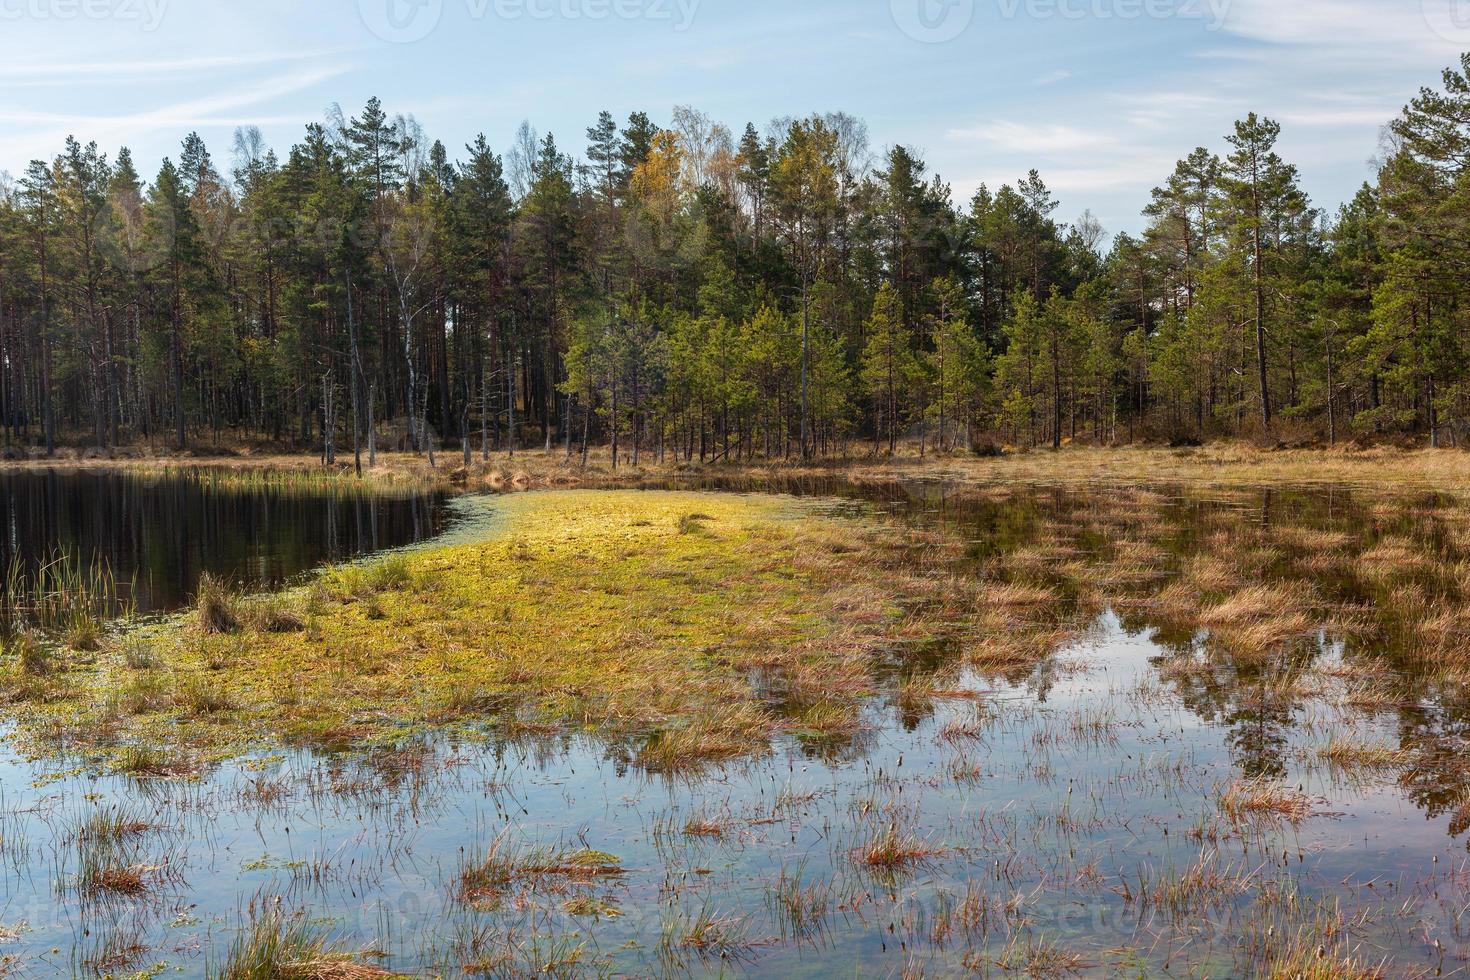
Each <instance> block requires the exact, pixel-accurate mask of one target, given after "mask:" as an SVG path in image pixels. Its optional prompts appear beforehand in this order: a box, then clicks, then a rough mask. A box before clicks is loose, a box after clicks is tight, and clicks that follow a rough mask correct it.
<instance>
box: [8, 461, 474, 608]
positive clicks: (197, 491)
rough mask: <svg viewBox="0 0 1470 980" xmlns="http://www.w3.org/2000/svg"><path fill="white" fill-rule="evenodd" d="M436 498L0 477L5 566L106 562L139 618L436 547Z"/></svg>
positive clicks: (179, 478) (79, 476)
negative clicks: (396, 551)
mask: <svg viewBox="0 0 1470 980" xmlns="http://www.w3.org/2000/svg"><path fill="white" fill-rule="evenodd" d="M446 513H447V511H446V505H445V501H444V499H443V498H442V497H441V496H439V495H435V494H423V493H415V492H407V491H394V492H392V493H391V494H385V493H381V492H375V491H373V490H371V489H367V488H356V487H353V486H338V485H326V484H311V483H309V482H305V483H304V484H303V485H292V484H291V483H290V482H289V481H280V482H272V481H269V480H248V481H241V480H237V479H236V478H235V476H234V475H232V474H230V473H228V472H214V471H209V470H203V471H198V472H187V473H176V474H171V475H167V476H141V475H136V474H131V473H125V472H75V471H56V470H38V471H31V470H26V471H9V472H5V473H0V528H3V538H0V568H4V567H8V565H9V563H10V562H12V561H14V560H19V561H20V562H21V563H22V565H23V567H24V568H25V569H26V570H27V571H34V569H35V568H36V567H37V566H38V565H39V564H41V563H43V562H47V561H50V560H52V559H53V558H55V557H56V556H57V555H58V553H60V554H64V555H66V556H69V557H71V558H73V559H76V560H80V561H82V562H94V561H99V560H100V561H105V562H106V563H107V564H108V566H109V567H110V568H111V569H112V572H113V574H114V575H115V576H116V577H117V578H118V579H119V580H120V581H123V582H126V581H129V580H131V581H132V582H133V583H134V589H135V595H134V598H135V600H136V606H137V608H138V610H139V611H140V612H151V611H166V610H171V609H176V608H178V607H180V606H181V605H183V604H184V603H186V602H187V601H188V599H189V596H190V595H191V594H192V592H193V591H194V588H195V586H196V585H197V583H198V581H199V577H200V575H201V574H203V573H205V572H208V573H210V574H213V575H216V576H222V577H224V578H225V579H227V580H229V581H231V582H234V583H237V584H238V585H241V586H243V587H245V588H257V587H265V586H269V585H274V584H276V583H280V582H283V581H286V580H288V579H290V578H291V577H293V576H295V575H298V574H300V573H302V572H304V571H307V570H309V569H311V568H313V567H315V566H317V565H319V564H321V563H322V562H325V561H332V560H337V559H344V558H350V557H354V556H358V555H363V554H368V553H371V552H374V551H380V550H383V549H386V548H394V547H400V546H402V545H406V544H411V543H414V542H418V541H423V540H426V539H428V538H430V537H433V536H434V535H436V534H438V533H439V531H440V530H441V529H442V528H443V527H444V524H445V517H446Z"/></svg>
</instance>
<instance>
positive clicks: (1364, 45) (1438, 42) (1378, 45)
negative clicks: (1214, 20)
mask: <svg viewBox="0 0 1470 980" xmlns="http://www.w3.org/2000/svg"><path fill="white" fill-rule="evenodd" d="M1461 6H1462V5H1461V3H1460V0H1231V3H1230V9H1229V12H1228V13H1227V14H1226V16H1225V18H1224V22H1223V24H1222V29H1223V30H1224V31H1226V32H1227V33H1230V34H1234V35H1236V36H1239V37H1245V38H1250V39H1252V40H1256V41H1262V42H1266V43H1269V44H1277V45H1293V46H1296V47H1303V48H1325V49H1332V50H1338V51H1340V50H1341V49H1343V48H1345V47H1353V48H1355V49H1357V51H1356V52H1355V54H1356V56H1357V57H1360V58H1362V57H1370V58H1382V59H1390V58H1392V57H1395V56H1398V55H1401V54H1402V53H1403V52H1405V51H1411V52H1417V53H1434V54H1453V53H1457V52H1458V51H1460V50H1462V49H1464V48H1465V47H1467V46H1470V19H1467V18H1466V17H1465V15H1464V13H1463V12H1462V11H1461Z"/></svg>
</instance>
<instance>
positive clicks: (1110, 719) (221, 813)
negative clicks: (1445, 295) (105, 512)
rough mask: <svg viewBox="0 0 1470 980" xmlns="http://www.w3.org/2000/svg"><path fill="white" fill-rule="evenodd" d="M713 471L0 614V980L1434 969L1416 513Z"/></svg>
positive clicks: (1456, 680) (1444, 637)
mask: <svg viewBox="0 0 1470 980" xmlns="http://www.w3.org/2000/svg"><path fill="white" fill-rule="evenodd" d="M685 482H686V483H687V482H689V481H685ZM702 482H705V483H706V484H707V485H708V484H712V483H713V482H716V481H702ZM740 489H742V490H743V491H746V492H741V493H732V492H712V491H710V490H698V489H689V488H686V489H644V490H638V491H630V490H574V491H557V492H543V493H527V494H519V495H513V496H481V495H478V494H470V495H466V496H463V497H460V498H458V499H456V500H454V501H452V502H450V503H449V504H448V505H447V517H446V520H445V523H444V525H443V526H444V527H447V528H448V530H447V531H446V533H444V534H443V535H442V536H441V537H438V538H436V539H434V540H430V541H427V542H423V543H421V544H418V545H415V546H411V547H408V548H406V549H401V550H397V551H393V552H392V553H389V554H386V555H379V556H370V557H366V558H363V559H361V560H356V561H351V562H347V563H345V564H344V563H336V564H329V565H327V566H326V567H324V568H322V569H320V570H318V571H317V572H315V573H313V574H311V575H309V576H306V577H305V578H302V579H299V580H296V581H294V582H289V583H287V584H286V585H285V586H284V587H277V586H271V587H270V588H268V589H267V590H266V591H265V592H262V591H261V586H258V585H257V586H254V587H250V586H248V585H246V584H245V583H235V584H234V585H233V586H230V585H228V584H221V586H220V588H219V590H218V592H217V593H216V594H214V595H213V596H212V597H211V598H210V600H209V605H208V607H207V608H206V607H205V606H203V605H201V606H199V607H191V608H188V609H184V610H182V611H179V612H177V613H174V614H172V615H169V616H164V617H161V618H160V617H153V618H151V619H149V620H147V621H144V622H137V623H117V622H115V623H112V624H110V625H109V626H108V627H107V628H106V630H105V635H104V636H103V638H102V639H101V641H100V642H99V644H98V645H97V648H96V649H94V650H76V649H72V648H70V647H68V646H67V644H66V641H65V637H56V636H46V635H38V634H37V633H36V632H35V631H34V630H32V631H28V632H26V633H25V634H24V635H25V637H26V640H25V642H28V643H32V644H34V645H35V646H36V648H37V649H38V650H39V651H41V652H40V653H38V654H36V655H35V657H36V658H37V661H38V662H40V663H41V664H42V666H41V667H39V668H36V667H32V668H27V667H26V666H25V665H24V664H23V663H22V662H21V661H20V660H18V659H16V658H15V657H12V658H11V660H10V663H9V667H8V674H7V680H6V684H5V690H6V695H7V697H6V700H7V708H6V714H7V719H8V725H9V728H8V732H9V739H8V743H7V744H8V746H9V747H8V749H7V750H6V752H7V758H6V761H5V766H4V769H3V771H0V779H3V782H4V790H5V791H4V807H3V809H4V813H3V815H0V817H3V822H4V831H3V836H0V840H3V844H0V857H3V866H0V867H3V874H4V881H5V888H6V897H7V906H6V907H7V909H9V910H10V911H8V912H6V913H5V914H4V915H0V921H3V922H4V925H5V926H6V927H7V930H8V934H10V935H12V937H13V938H12V941H11V942H10V943H9V944H8V946H7V947H6V948H5V949H4V952H5V953H6V954H8V956H9V957H10V959H9V961H8V962H9V963H10V966H11V968H12V970H13V971H14V972H15V973H16V974H17V975H35V974H47V973H79V974H94V975H114V976H118V975H132V974H134V973H142V972H147V973H153V972H155V971H159V970H164V971H166V972H168V973H169V974H171V975H172V974H181V975H193V976H206V975H208V976H263V975H286V976H306V977H328V976H373V975H383V974H404V975H415V976H441V975H442V976H459V975H475V976H525V975H558V976H583V975H605V974H621V975H626V974H637V975H649V974H653V975H683V974H697V975H704V974H711V973H730V972H746V973H749V974H751V975H759V976H767V975H769V976H801V975H812V976H818V975H830V974H832V973H834V972H844V973H847V972H857V973H860V974H863V975H872V974H876V975H900V974H902V975H906V976H924V975H928V976H940V975H950V974H954V973H957V972H972V973H978V974H981V975H997V976H1000V975H1026V976H1068V975H1087V976H1093V975H1103V976H1106V975H1118V974H1127V975H1156V974H1160V973H1164V972H1166V971H1172V972H1174V973H1185V974H1189V975H1195V974H1198V975H1212V976H1218V975H1240V974H1245V973H1252V974H1260V975H1268V976H1283V977H1287V976H1322V977H1327V976H1331V977H1342V976H1349V977H1353V976H1356V977H1375V976H1401V975H1424V976H1430V975H1441V976H1454V975H1463V974H1464V973H1465V972H1466V969H1467V967H1466V964H1467V959H1466V958H1467V956H1470V919H1467V917H1470V912H1467V908H1470V853H1467V836H1470V765H1467V763H1466V761H1465V759H1466V752H1465V745H1466V738H1467V735H1470V710H1467V709H1470V696H1467V683H1470V660H1467V659H1466V655H1465V653H1464V649H1465V648H1464V646H1463V644H1462V643H1461V639H1460V638H1461V637H1463V636H1464V635H1465V633H1466V627H1467V626H1470V621H1467V619H1466V616H1467V614H1466V613H1465V612H1464V610H1465V608H1466V603H1465V598H1466V592H1467V590H1470V572H1467V571H1466V569H1467V568H1470V509H1467V508H1466V507H1465V506H1464V504H1463V503H1461V502H1460V500H1459V498H1457V497H1455V496H1453V495H1450V494H1447V493H1442V492H1435V491H1432V490H1424V491H1414V492H1406V493H1403V494H1400V495H1397V496H1394V495H1385V494H1382V493H1370V492H1366V491H1363V490H1361V489H1355V488H1351V487H1346V486H1338V485H1328V486H1317V487H1297V488H1290V487H1280V486H1278V487H1273V488H1260V487H1255V488H1252V487H1248V486H1234V487H1201V486H1190V485H1186V484H1159V485H1147V484H1144V483H1138V484H1136V485H1118V486H1114V487H1111V488H1107V489H1103V488H1098V487H1090V486H1075V485H1073V486H1063V485H1047V484H1044V483H984V482H979V481H962V482H945V481H942V480H904V481H887V482H884V481H873V480H848V481H843V480H840V479H839V480H831V481H825V482H822V483H820V484H817V483H812V482H807V481H795V482H786V483H781V482H780V481H774V480H768V481H767V485H766V486H765V487H764V488H762V487H759V486H755V485H753V484H749V483H748V484H745V485H742V486H741V488H740ZM754 491H764V492H754ZM792 491H797V492H796V493H793V492H792ZM222 583H223V580H222ZM222 611H223V613H222ZM206 614H207V615H206ZM18 642H20V641H19V640H16V641H12V646H11V649H12V650H15V649H16V647H15V646H14V643H18ZM53 950H54V951H55V952H53Z"/></svg>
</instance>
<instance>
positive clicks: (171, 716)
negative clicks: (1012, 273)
mask: <svg viewBox="0 0 1470 980" xmlns="http://www.w3.org/2000/svg"><path fill="white" fill-rule="evenodd" d="M470 506H471V508H472V509H477V510H480V511H481V514H480V515H478V516H480V517H481V518H482V519H480V520H477V521H475V522H474V526H476V527H478V528H479V530H478V531H474V532H470V533H468V534H461V535H459V536H458V538H457V539H455V540H454V541H453V542H452V543H448V544H441V545H439V546H437V547H431V548H426V549H422V550H417V551H412V552H408V553H405V554H403V555H395V556H392V557H389V558H385V559H378V560H377V561H375V562H372V563H369V564H366V565H351V566H344V567H339V568H334V569H330V570H327V571H326V572H324V573H323V574H322V575H321V576H320V577H319V578H318V580H316V581H315V582H313V583H312V584H310V585H308V586H306V587H303V588H300V589H297V590H295V591H294V592H291V593H288V594H285V595H282V596H278V597H273V598H272V599H271V600H270V601H271V603H272V607H273V609H274V610H275V615H274V616H273V617H271V619H270V620H269V621H270V622H273V623H278V622H286V623H289V624H290V625H291V627H292V628H289V629H277V630H273V629H269V628H265V627H263V626H262V625H260V622H261V620H260V619H259V618H258V617H250V616H246V617H242V624H243V629H242V630H241V631H239V632H237V633H234V634H229V633H218V632H210V631H208V630H205V629H201V628H200V624H198V623H197V622H195V619H196V618H197V616H196V615H195V614H185V615H182V616H180V617H177V618H175V619H173V620H170V621H168V622H167V623H164V624H161V625H154V626H150V627H144V628H141V629H140V630H139V631H137V632H135V633H134V634H132V635H131V636H129V637H128V638H127V640H126V643H124V644H118V645H117V646H118V649H117V650H116V651H108V652H104V653H103V654H101V655H99V656H98V657H97V658H96V659H95V661H94V662H93V663H91V664H89V665H87V666H86V667H85V668H82V667H73V668H72V669H70V670H68V671H66V673H65V678H64V679H65V681H66V683H65V684H59V685H58V693H57V695H56V696H55V697H54V698H47V699H34V698H32V699H27V700H25V701H23V702H22V703H20V704H18V705H16V706H15V707H13V709H12V710H14V711H16V712H17V713H18V715H19V718H20V721H21V727H20V732H21V736H22V737H23V738H29V739H32V740H33V741H34V743H35V744H36V746H37V747H38V749H40V748H47V749H49V748H54V747H55V746H56V744H57V743H58V740H60V741H61V742H62V743H63V747H70V748H73V749H75V748H78V746H79V744H80V745H81V746H83V747H85V748H86V749H88V750H94V751H96V752H98V753H100V755H101V757H102V758H103V759H104V760H107V759H109V758H111V759H116V758H117V757H119V756H120V755H121V752H122V749H123V747H125V746H128V745H136V744H147V745H157V744H159V743H176V744H175V745H173V746H172V747H173V748H174V749H175V750H179V749H183V750H187V751H192V752H194V753H196V754H197V756H198V757H200V758H210V757H220V756H227V755H231V754H236V753H238V752H240V751H243V750H249V749H254V748H259V747H262V746H266V745H270V744H274V743H280V742H305V743H310V744H328V745H343V746H350V745H361V744H367V743H371V742H374V741H383V740H393V739H397V738H400V737H401V736H402V735H403V734H405V733H406V732H408V731H412V730H415V729H421V728H424V727H444V726H460V727H464V728H473V729H476V730H478V729H481V728H483V727H484V726H486V725H487V724H493V725H494V726H495V727H496V728H497V730H500V731H503V732H512V733H513V732H515V731H517V730H526V731H540V730H543V729H546V728H557V729H570V728H582V729H587V730H592V731H595V732H598V733H602V734H607V735H611V736H625V735H626V736H633V739H632V741H631V743H630V744H632V745H633V746H634V749H635V751H637V752H639V753H640V755H641V757H642V758H641V761H642V762H643V763H644V764H645V765H647V766H649V767H650V768H655V769H661V770H673V769H678V768H681V767H682V766H685V765H692V764H696V763H699V762H704V761H708V760H712V759H726V758H733V757H738V756H741V755H744V754H747V753H750V752H753V751H758V750H759V749H760V748H762V747H763V746H764V745H766V744H767V740H768V738H769V736H770V735H772V734H773V733H775V732H776V731H778V730H781V729H783V728H785V729H804V728H812V727H823V728H826V727H830V726H829V725H827V724H823V725H821V726H817V725H816V724H815V722H814V719H818V718H821V719H827V720H828V721H831V720H832V719H847V718H851V717H852V714H851V712H850V711H848V710H845V709H844V707H843V706H844V705H852V704H855V703H856V702H857V700H858V699H860V698H861V697H863V696H864V695H866V694H868V693H871V688H870V681H869V675H868V672H867V670H866V664H867V660H868V655H869V654H870V653H871V651H872V650H874V649H875V648H876V647H877V646H879V645H882V644H887V643H890V642H892V641H894V640H896V639H899V638H902V636H903V635H904V634H906V633H907V634H914V633H918V634H923V633H924V632H925V631H926V630H928V629H929V626H928V624H926V623H925V622H923V621H922V620H921V619H919V618H918V617H917V616H915V615H913V613H912V612H909V613H903V612H901V611H900V610H901V609H909V610H912V609H913V608H914V602H913V600H915V599H920V600H922V599H923V597H924V593H925V592H926V591H933V590H937V589H938V588H939V585H938V583H937V581H930V580H928V579H923V578H919V577H916V576H915V575H912V574H909V573H906V572H905V571H904V570H903V564H902V561H901V559H900V558H899V557H898V556H896V555H894V554H891V553H889V552H888V550H887V546H885V545H884V544H883V543H882V542H883V539H884V535H883V534H882V533H881V532H880V530H879V529H878V528H876V527H869V526H866V525H864V524H862V523H860V522H855V521H852V520H850V519H839V518H835V517H828V516H824V515H823V514H821V513H820V512H819V511H818V510H817V509H816V508H815V507H813V506H809V505H802V504H798V503H794V502H792V501H789V500H782V499H777V498H770V497H735V496H716V495H700V494H685V493H644V492H637V491H616V492H557V493H542V494H528V495H523V496H517V497H511V498H500V499H495V500H493V501H491V500H476V501H473V502H471V504H470ZM472 516H475V515H472ZM900 600H902V603H901V602H900ZM252 622H254V623H255V625H251V623H252ZM140 645H144V646H147V647H149V648H150V656H149V657H148V658H146V659H144V660H143V661H142V662H144V663H147V664H150V665H151V666H149V667H148V668H147V669H146V670H141V671H140V670H137V669H134V668H130V667H129V666H128V662H129V661H130V660H131V661H132V662H134V663H136V662H139V661H138V659H137V657H136V653H137V650H138V648H139V646H140ZM125 651H126V652H125ZM814 705H815V706H818V707H819V708H820V711H819V712H818V711H816V710H815V709H814V707H813V706H814Z"/></svg>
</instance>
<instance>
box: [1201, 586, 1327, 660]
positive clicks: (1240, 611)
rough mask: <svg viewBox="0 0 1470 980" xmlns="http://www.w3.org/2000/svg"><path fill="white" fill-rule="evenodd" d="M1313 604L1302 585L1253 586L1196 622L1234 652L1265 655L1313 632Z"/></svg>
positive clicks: (1208, 611) (1311, 598)
mask: <svg viewBox="0 0 1470 980" xmlns="http://www.w3.org/2000/svg"><path fill="white" fill-rule="evenodd" d="M1316 605H1317V600H1316V598H1315V597H1314V596H1313V595H1312V593H1311V590H1310V588H1309V587H1308V586H1307V585H1305V584H1304V583H1294V582H1278V583H1271V584H1263V585H1254V586H1249V587H1247V588H1243V589H1241V590H1239V591H1237V592H1235V593H1234V594H1232V595H1231V596H1229V597H1228V598H1226V599H1225V600H1224V601H1223V602H1220V603H1217V604H1216V605H1214V606H1211V607H1210V608H1208V609H1206V610H1205V611H1204V612H1203V613H1202V614H1201V615H1200V617H1199V622H1200V624H1201V625H1203V626H1205V627H1207V628H1208V629H1209V630H1210V633H1211V635H1212V636H1213V637H1214V638H1216V639H1217V640H1219V641H1220V642H1221V643H1223V644H1224V645H1225V646H1227V647H1229V648H1230V649H1231V650H1233V651H1235V652H1237V653H1242V654H1259V653H1267V652H1270V651H1271V650H1273V649H1275V648H1277V647H1280V646H1282V645H1284V644H1287V643H1290V642H1291V641H1293V640H1299V639H1301V638H1302V637H1304V636H1308V635H1310V634H1311V633H1312V632H1314V630H1315V629H1316V626H1317V624H1316V621H1315V620H1314V619H1313V617H1312V616H1311V614H1310V613H1311V611H1312V610H1313V609H1314V607H1315V606H1316Z"/></svg>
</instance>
